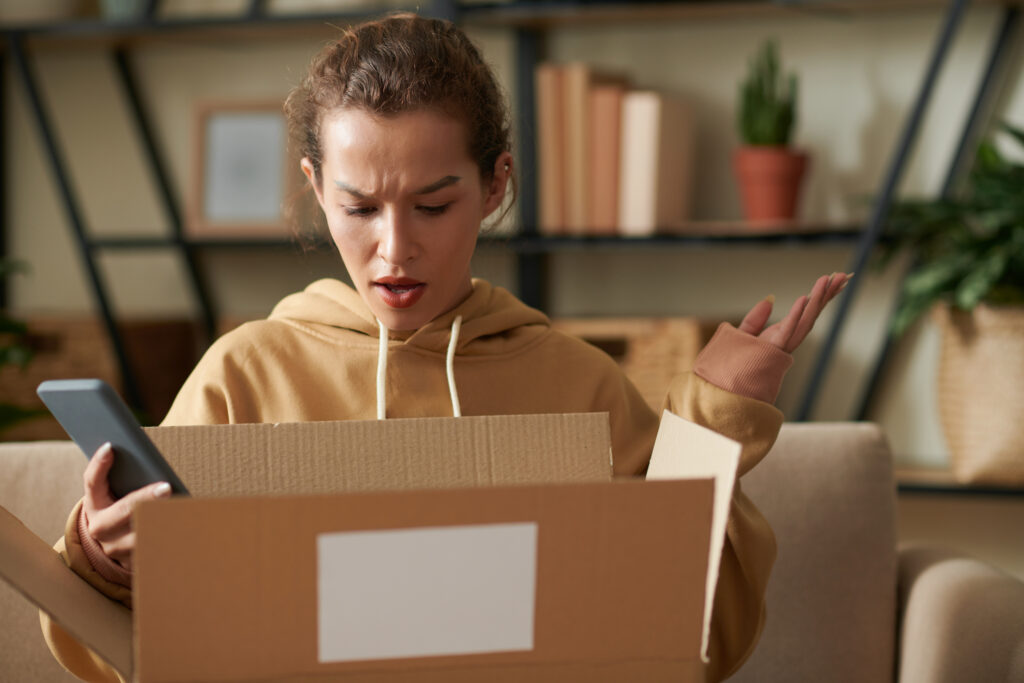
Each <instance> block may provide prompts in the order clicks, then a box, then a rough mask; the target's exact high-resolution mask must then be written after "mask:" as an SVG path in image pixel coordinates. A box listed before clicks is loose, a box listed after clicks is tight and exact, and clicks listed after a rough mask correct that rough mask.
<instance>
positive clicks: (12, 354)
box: [0, 345, 32, 368]
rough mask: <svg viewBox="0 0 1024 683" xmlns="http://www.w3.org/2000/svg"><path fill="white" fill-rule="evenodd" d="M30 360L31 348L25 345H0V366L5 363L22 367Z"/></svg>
mask: <svg viewBox="0 0 1024 683" xmlns="http://www.w3.org/2000/svg"><path fill="white" fill-rule="evenodd" d="M30 360H32V349H30V348H28V347H27V346H20V345H14V346H6V347H0V368H2V367H4V366H6V365H14V366H16V367H19V368H24V367H25V366H26V365H28V363H29V361H30Z"/></svg>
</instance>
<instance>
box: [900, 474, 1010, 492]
mask: <svg viewBox="0 0 1024 683" xmlns="http://www.w3.org/2000/svg"><path fill="white" fill-rule="evenodd" d="M894 475H895V478H896V483H897V487H898V489H899V492H900V493H912V494H918V493H924V494H928V493H939V494H952V495H968V496H970V495H980V496H1011V497H1024V486H1021V485H1013V484H1006V485H998V484H967V483H963V482H960V481H957V479H956V477H954V475H953V473H952V472H951V471H950V470H947V469H924V468H896V470H895V472H894Z"/></svg>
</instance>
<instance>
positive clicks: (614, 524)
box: [135, 480, 713, 683]
mask: <svg viewBox="0 0 1024 683" xmlns="http://www.w3.org/2000/svg"><path fill="white" fill-rule="evenodd" d="M712 497H713V487H712V482H710V481H707V480H693V481H666V482H643V481H629V482H609V483H603V484H569V485H544V486H523V487H493V488H467V489H457V490H440V491H410V492H386V493H365V494H351V495H346V496H314V497H309V496H296V497H276V498H269V497H264V498H244V499H207V500H199V499H193V500H187V499H180V500H169V501H152V502H146V503H143V504H142V505H140V506H139V508H138V510H137V512H136V528H137V530H138V549H137V551H136V556H135V567H136V585H135V617H136V630H137V632H138V633H139V634H140V635H141V637H140V638H139V640H138V645H137V653H136V665H137V667H138V668H137V674H138V676H139V677H140V679H141V680H143V681H148V682H153V683H158V682H163V681H183V680H189V681H193V680H221V681H233V680H249V679H255V680H266V679H274V678H277V677H282V676H286V675H302V674H305V675H308V676H310V677H314V678H315V677H330V676H337V675H339V674H342V673H353V674H355V673H360V674H364V673H365V674H370V673H374V672H377V673H383V672H407V673H408V672H412V671H416V672H419V676H418V677H410V678H409V679H408V680H421V681H432V680H450V674H451V673H452V672H453V671H460V670H462V669H463V668H464V667H467V668H470V669H472V668H475V667H480V666H487V667H489V668H495V669H496V668H503V667H539V668H538V669H537V670H538V671H542V670H543V666H541V665H552V666H554V667H556V668H557V669H559V670H561V671H562V672H563V673H565V672H571V671H576V669H575V667H581V668H580V669H579V671H583V670H593V668H594V666H595V665H597V666H598V667H600V666H601V665H607V666H609V667H613V668H614V667H617V666H620V665H624V664H626V663H630V664H631V665H632V666H637V663H638V662H643V663H645V665H646V666H648V667H650V668H651V670H652V671H664V672H674V673H675V676H676V677H677V678H676V680H681V678H680V677H681V676H682V673H683V672H684V671H685V670H687V669H689V668H692V666H693V664H692V660H699V647H700V641H701V627H702V620H701V619H700V615H702V613H703V604H704V585H705V582H704V577H705V574H706V569H707V554H706V553H705V552H704V549H706V548H707V547H708V544H709V529H710V526H711V518H710V517H711V503H712ZM522 522H535V523H536V524H537V525H538V537H537V538H538V541H537V543H538V547H537V579H536V581H537V584H536V598H535V601H536V602H535V624H534V634H535V635H534V648H533V649H532V650H530V651H520V652H497V653H491V654H479V655H464V656H437V657H414V658H403V659H392V660H376V661H360V662H338V663H320V662H319V657H318V652H317V643H318V633H317V624H318V614H317V605H318V603H317V590H316V586H317V581H318V577H317V576H316V572H317V566H318V562H317V557H316V552H317V537H318V535H320V534H323V533H334V532H339V531H350V530H366V529H408V528H424V527H450V526H459V525H473V524H503V523H522ZM694 549H700V550H699V551H698V552H695V551H694ZM183 653H187V656H183ZM488 670H490V669H488ZM576 675H577V674H572V676H571V677H570V678H568V679H565V680H581V679H578V678H575V677H576ZM381 680H390V679H384V678H382V679H381Z"/></svg>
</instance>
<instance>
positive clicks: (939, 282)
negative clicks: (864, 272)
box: [882, 125, 1024, 334]
mask: <svg viewBox="0 0 1024 683" xmlns="http://www.w3.org/2000/svg"><path fill="white" fill-rule="evenodd" d="M1003 129H1004V131H1005V132H1006V133H1008V134H1009V136H1010V137H1011V138H1012V139H1014V140H1016V142H1017V143H1018V144H1019V145H1020V146H1021V147H1022V150H1024V130H1021V129H1019V128H1014V127H1013V126H1010V125H1004V126H1003ZM886 238H887V239H886V241H885V243H884V245H883V252H882V259H883V260H882V263H883V264H885V263H887V262H888V261H889V260H890V259H891V258H892V257H893V255H895V254H896V253H899V252H903V251H907V250H909V251H911V252H912V253H913V254H914V256H915V259H916V262H915V265H914V267H913V268H912V270H911V272H910V274H909V275H908V277H907V279H906V280H905V281H904V284H903V292H902V299H901V302H900V305H899V308H898V310H897V315H896V317H895V318H894V321H893V329H892V331H893V333H894V334H901V333H903V332H904V331H905V330H906V329H907V328H908V327H910V325H911V324H912V323H913V322H914V321H915V320H917V319H918V317H920V316H921V314H922V313H924V312H925V311H927V310H929V309H930V308H932V307H933V306H934V305H935V304H936V303H939V302H945V303H947V304H950V305H952V306H955V307H956V308H958V309H960V310H964V311H970V310H973V309H974V307H975V306H977V305H978V304H979V303H981V302H986V303H989V304H992V305H997V306H1002V305H1014V304H1015V305H1024V165H1022V164H1018V163H1014V162H1012V161H1010V160H1008V159H1007V158H1006V157H1005V156H1003V155H1002V154H1000V153H999V150H998V149H997V148H996V146H995V144H994V143H993V141H991V140H987V141H985V142H983V143H982V144H981V145H980V146H979V147H978V153H977V156H976V157H975V161H974V166H973V167H972V169H971V171H970V174H969V176H968V178H967V184H966V187H965V188H964V192H963V193H962V194H961V195H960V196H958V197H953V198H948V199H934V200H908V201H902V202H899V203H897V204H895V205H894V206H893V207H892V209H891V210H890V213H889V218H888V221H887V223H886Z"/></svg>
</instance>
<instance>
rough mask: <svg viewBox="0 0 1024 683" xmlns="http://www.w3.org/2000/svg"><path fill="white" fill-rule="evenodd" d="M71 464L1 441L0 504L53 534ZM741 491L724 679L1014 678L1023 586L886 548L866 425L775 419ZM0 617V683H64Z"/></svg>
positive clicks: (1022, 632)
mask: <svg viewBox="0 0 1024 683" xmlns="http://www.w3.org/2000/svg"><path fill="white" fill-rule="evenodd" d="M84 467H85V458H84V457H83V456H82V455H81V453H79V452H78V450H77V449H76V448H75V446H74V445H72V444H70V443H66V442H59V443H53V442H51V443H36V444H27V443H22V444H18V443H13V444H0V505H2V506H3V507H5V508H7V509H9V510H10V511H11V512H13V513H14V514H15V515H16V516H18V517H19V518H21V519H22V520H23V521H24V522H25V523H26V524H27V525H28V526H29V527H30V528H31V529H32V530H33V531H35V532H36V533H37V534H39V535H40V536H42V537H44V538H47V539H51V538H56V537H57V536H58V535H59V534H60V533H61V531H62V526H63V523H64V517H65V514H66V512H67V510H68V509H69V508H70V507H71V506H72V504H73V503H74V501H75V500H77V498H78V497H79V496H80V489H81V474H82V470H83V469H84ZM743 486H744V489H745V490H746V491H747V492H748V493H749V494H750V495H751V497H752V498H753V499H754V500H755V501H756V502H757V503H758V505H759V506H760V507H761V509H762V510H763V511H764V513H765V515H766V516H767V517H768V519H769V521H770V522H771V523H772V526H773V528H774V529H775V531H776V535H777V537H778V541H779V559H778V562H777V564H776V568H775V571H774V573H773V575H772V581H771V584H770V586H769V593H768V610H769V615H768V625H767V627H766V630H765V633H764V635H763V637H762V640H761V643H760V644H759V646H758V649H757V651H756V652H755V654H754V656H753V657H752V658H751V660H750V661H749V662H748V663H747V664H746V665H745V666H744V667H743V669H742V670H741V671H740V672H739V673H738V674H737V675H736V676H735V677H734V680H737V681H894V680H899V681H905V682H912V683H929V682H933V681H950V682H952V681H1024V583H1022V582H1020V581H1018V580H1017V579H1015V578H1012V577H1010V576H1008V575H1006V574H1004V573H1002V572H999V571H998V570H996V569H993V568H991V567H989V566H986V565H985V564H983V563H981V562H978V561H975V560H972V559H969V558H965V557H958V556H956V555H955V554H953V553H950V552H947V551H942V550H927V549H903V550H901V551H897V548H896V536H895V488H894V485H893V478H892V462H891V457H890V454H889V449H888V445H887V443H886V441H885V438H884V436H883V435H882V434H881V432H880V431H879V430H878V429H877V428H876V427H874V426H873V425H868V424H847V423H840V424H803V425H796V424H792V425H786V426H785V427H784V429H783V432H782V434H781V436H780V438H779V441H778V443H777V444H776V446H775V448H774V450H773V451H772V453H771V454H770V455H769V456H768V458H767V459H766V461H765V462H763V463H762V464H761V465H759V466H758V467H757V468H755V470H754V471H753V472H751V473H750V474H749V475H747V476H746V477H745V478H744V480H743ZM0 552H3V549H2V548H0ZM0 614H2V615H3V628H2V629H0V681H39V682H43V681H58V680H67V679H68V678H69V677H68V676H67V675H66V674H65V673H64V672H63V671H62V670H61V669H60V667H59V666H58V665H57V664H56V663H54V661H53V659H52V658H51V657H50V656H49V653H48V652H47V650H46V647H45V645H44V644H43V641H42V637H41V636H40V634H39V627H38V618H37V615H36V612H35V610H34V609H33V608H32V606H31V605H29V604H28V603H27V602H26V601H25V600H24V599H23V598H21V596H20V595H18V594H16V593H14V592H13V591H12V590H11V589H10V588H9V587H7V586H6V585H4V584H2V582H0Z"/></svg>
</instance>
